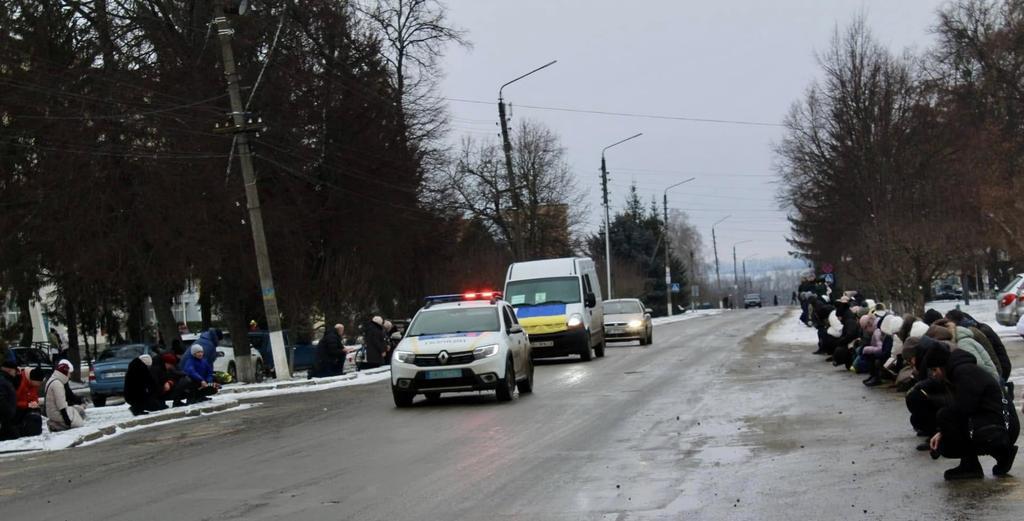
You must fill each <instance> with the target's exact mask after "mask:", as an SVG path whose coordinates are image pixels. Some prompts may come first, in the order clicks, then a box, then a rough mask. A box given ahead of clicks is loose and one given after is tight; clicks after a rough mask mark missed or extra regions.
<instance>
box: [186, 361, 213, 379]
mask: <svg viewBox="0 0 1024 521" xmlns="http://www.w3.org/2000/svg"><path fill="white" fill-rule="evenodd" d="M183 371H184V372H185V376H188V377H189V379H191V380H192V381H193V382H195V383H199V382H206V383H211V384H212V383H213V367H212V366H210V364H209V362H207V361H206V359H205V358H201V359H200V358H194V357H189V358H186V359H185V367H184V368H183Z"/></svg>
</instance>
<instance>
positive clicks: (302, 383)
mask: <svg viewBox="0 0 1024 521" xmlns="http://www.w3.org/2000/svg"><path fill="white" fill-rule="evenodd" d="M390 370H391V368H390V367H378V368H374V369H367V370H365V371H360V372H357V373H350V374H347V375H344V376H332V377H329V378H313V379H310V380H292V381H285V382H281V383H272V384H256V385H251V386H247V385H240V386H237V387H227V388H221V390H220V392H219V394H231V393H247V392H253V391H273V390H275V389H292V388H296V387H315V386H318V385H327V384H333V383H337V382H345V381H348V380H355V379H357V378H359V376H360V375H372V374H379V373H383V372H387V371H390Z"/></svg>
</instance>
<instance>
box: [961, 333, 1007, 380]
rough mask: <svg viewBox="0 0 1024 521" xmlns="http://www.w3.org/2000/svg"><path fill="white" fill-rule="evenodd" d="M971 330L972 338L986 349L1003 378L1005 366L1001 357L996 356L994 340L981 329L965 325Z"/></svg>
mask: <svg viewBox="0 0 1024 521" xmlns="http://www.w3.org/2000/svg"><path fill="white" fill-rule="evenodd" d="M963 327H966V328H967V329H969V330H970V331H971V338H973V339H974V341H975V342H977V343H978V344H979V345H981V347H983V348H984V349H985V353H986V354H988V358H989V360H992V364H993V365H995V366H996V372H997V373H999V377H1000V378H1002V375H1003V366H1002V364H1000V363H999V357H997V356H996V350H995V348H993V347H992V342H990V341H989V340H988V337H986V336H985V333H982V332H981V330H980V329H978V328H976V327H972V326H963Z"/></svg>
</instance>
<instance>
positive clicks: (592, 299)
mask: <svg viewBox="0 0 1024 521" xmlns="http://www.w3.org/2000/svg"><path fill="white" fill-rule="evenodd" d="M583 303H584V304H586V306H587V307H588V308H592V307H594V306H596V305H597V296H596V295H594V294H593V293H587V294H586V296H584V297H583Z"/></svg>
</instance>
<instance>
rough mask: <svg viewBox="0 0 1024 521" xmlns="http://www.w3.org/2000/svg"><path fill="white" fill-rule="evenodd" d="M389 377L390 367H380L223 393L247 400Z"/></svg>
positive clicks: (326, 388)
mask: <svg viewBox="0 0 1024 521" xmlns="http://www.w3.org/2000/svg"><path fill="white" fill-rule="evenodd" d="M390 378H391V368H390V367H381V368H378V369H371V370H367V371H360V372H358V373H352V374H346V375H345V376H335V377H331V378H314V379H313V380H306V382H308V384H303V383H302V381H301V380H295V381H284V382H277V383H270V384H253V385H252V386H245V387H249V389H245V390H242V389H239V388H238V387H242V386H238V387H236V388H235V389H231V390H234V392H231V393H225V394H226V395H228V396H231V397H232V398H233V399H236V400H249V399H255V398H266V397H268V396H284V395H288V394H301V393H311V392H316V391H328V390H331V389H340V388H342V387H351V386H354V385H366V384H372V383H377V382H382V381H384V380H388V379H390ZM236 389H237V390H236Z"/></svg>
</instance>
